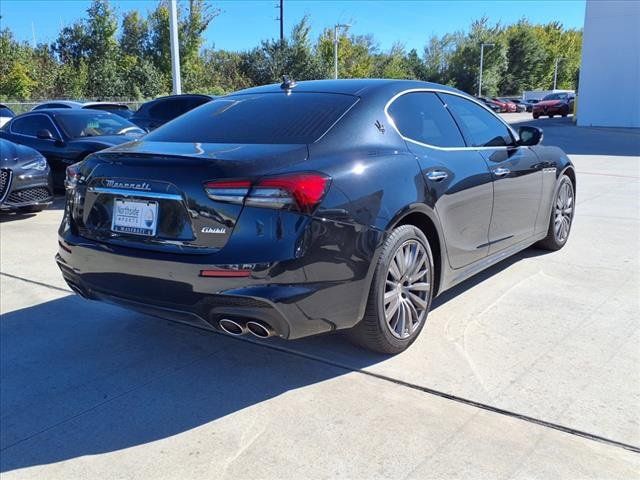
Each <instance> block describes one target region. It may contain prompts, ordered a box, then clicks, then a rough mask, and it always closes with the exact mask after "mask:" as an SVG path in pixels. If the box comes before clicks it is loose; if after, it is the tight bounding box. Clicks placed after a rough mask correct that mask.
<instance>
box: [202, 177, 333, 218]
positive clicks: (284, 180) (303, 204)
mask: <svg viewBox="0 0 640 480" xmlns="http://www.w3.org/2000/svg"><path fill="white" fill-rule="evenodd" d="M329 182H330V178H329V177H328V176H326V175H322V174H320V173H295V174H290V175H280V176H277V177H267V178H263V179H261V180H258V181H256V182H253V183H252V182H250V181H248V180H220V181H211V182H207V183H205V185H204V188H205V191H206V192H207V195H208V196H209V198H211V199H212V200H216V201H222V202H229V203H238V204H240V203H244V204H245V205H250V206H253V207H262V208H275V209H285V210H295V211H299V212H303V213H311V212H312V211H313V210H314V209H315V207H317V206H318V204H319V203H320V202H321V201H322V199H323V198H324V196H325V194H326V193H327V190H328V187H329Z"/></svg>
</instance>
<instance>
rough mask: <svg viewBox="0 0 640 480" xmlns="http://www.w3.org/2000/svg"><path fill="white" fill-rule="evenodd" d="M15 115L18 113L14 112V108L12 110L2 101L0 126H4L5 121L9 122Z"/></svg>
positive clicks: (0, 104)
mask: <svg viewBox="0 0 640 480" xmlns="http://www.w3.org/2000/svg"><path fill="white" fill-rule="evenodd" d="M15 116H16V114H15V113H13V110H11V109H10V108H9V107H7V106H6V105H3V104H2V103H0V128H2V127H3V126H4V124H5V123H7V122H8V121H9V120H11V119H12V118H13V117H15Z"/></svg>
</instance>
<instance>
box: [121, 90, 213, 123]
mask: <svg viewBox="0 0 640 480" xmlns="http://www.w3.org/2000/svg"><path fill="white" fill-rule="evenodd" d="M211 100H213V97H210V96H208V95H195V94H188V95H170V96H168V97H159V98H156V99H155V100H151V101H150V102H147V103H143V104H142V105H140V108H139V109H138V110H137V111H136V113H134V114H133V116H132V117H131V118H130V120H131V121H132V122H133V123H135V124H136V125H138V126H139V127H141V128H144V129H145V130H147V131H151V130H153V129H155V128H158V127H159V126H160V125H164V124H165V123H167V122H168V121H169V120H173V119H174V118H176V117H179V116H180V115H182V114H183V113H186V112H188V111H189V110H193V109H194V108H196V107H199V106H200V105H203V104H205V103H207V102H210V101H211Z"/></svg>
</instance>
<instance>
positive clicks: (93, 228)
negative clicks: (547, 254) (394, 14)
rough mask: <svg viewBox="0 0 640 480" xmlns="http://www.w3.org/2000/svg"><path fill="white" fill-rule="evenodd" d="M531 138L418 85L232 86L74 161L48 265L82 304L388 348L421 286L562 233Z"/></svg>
mask: <svg viewBox="0 0 640 480" xmlns="http://www.w3.org/2000/svg"><path fill="white" fill-rule="evenodd" d="M541 139H542V132H541V130H539V129H537V128H535V127H526V126H525V127H521V128H520V129H519V131H518V132H515V131H513V130H512V128H511V127H510V126H509V125H508V124H506V123H505V122H504V121H503V120H502V119H501V118H499V117H498V116H496V115H495V114H494V113H492V112H491V111H490V110H488V109H487V108H486V107H485V106H484V105H482V104H480V103H479V102H477V101H476V100H474V99H473V98H472V97H469V96H468V95H466V94H464V93H462V92H460V91H458V90H455V89H452V88H449V87H445V86H442V85H437V84H431V83H424V82H417V81H400V80H338V81H329V80H325V81H310V82H300V83H299V84H297V85H296V84H295V83H293V82H290V81H287V82H285V83H283V84H282V85H269V86H264V87H257V88H252V89H248V90H243V91H240V92H237V93H235V94H231V95H230V96H227V97H223V98H219V99H216V100H214V101H212V102H211V103H210V104H208V105H205V106H203V107H201V108H198V109H197V110H195V111H193V112H190V113H188V114H186V115H184V116H182V117H181V118H179V119H176V120H175V121H173V122H171V123H170V124H167V125H165V126H164V127H161V128H159V129H158V130H156V131H154V132H152V133H150V134H148V135H146V136H145V137H144V138H143V139H142V141H139V142H133V143H129V144H127V145H122V146H120V147H116V148H113V149H109V150H106V151H103V152H98V153H96V154H93V155H90V156H89V157H87V159H85V161H83V162H81V163H80V164H77V165H74V166H72V167H70V168H69V169H68V173H67V184H68V186H69V189H68V191H67V192H68V193H67V208H66V210H65V211H66V213H65V216H64V219H63V221H62V224H61V226H60V230H59V240H60V250H59V252H58V256H57V262H58V265H59V266H60V269H61V270H62V274H63V276H64V278H65V280H66V281H67V283H68V284H69V285H70V286H71V288H73V289H74V290H75V291H76V292H78V293H79V294H80V295H82V296H84V297H86V298H90V299H96V300H104V301H110V302H116V303H120V304H122V305H124V306H127V307H129V308H132V309H135V310H140V311H142V312H147V313H151V314H154V315H158V316H161V317H166V318H170V319H174V320H179V321H183V322H188V323H194V324H198V325H203V326H209V327H210V328H214V329H221V330H224V331H225V332H227V333H230V334H234V335H241V334H244V333H249V332H250V333H252V334H254V335H256V336H258V337H268V336H271V335H276V336H279V337H282V338H287V339H293V338H300V337H304V336H307V335H313V334H318V333H322V332H329V331H333V330H338V329H352V330H351V332H350V333H351V336H352V337H353V338H354V339H355V340H356V341H357V342H358V343H360V344H362V345H365V346H366V347H368V348H371V349H373V350H377V351H381V352H386V353H396V352H400V351H402V350H404V349H405V348H407V347H408V346H409V345H410V344H411V343H412V342H413V341H414V340H415V338H416V337H417V335H418V334H419V333H420V331H421V329H422V328H423V326H424V325H425V321H426V318H427V313H428V311H429V307H430V305H431V301H432V299H433V297H434V296H435V295H438V294H439V293H441V292H443V291H445V290H447V289H449V288H451V287H452V286H453V285H456V284H457V283H460V282H461V281H462V280H464V279H466V278H468V277H470V276H472V275H474V274H475V273H478V272H479V271H481V270H483V269H485V268H487V267H488V266H490V265H493V264H495V263H497V262H499V261H500V260H503V259H504V258H506V257H508V256H509V255H512V254H514V253H516V252H518V251H520V250H522V249H524V248H526V247H528V246H530V245H532V244H534V243H538V245H540V246H541V247H543V248H547V249H552V250H557V249H559V248H562V247H563V245H564V244H565V242H566V241H567V238H568V236H569V231H570V228H571V221H572V219H573V206H574V198H575V181H576V179H575V171H574V168H573V166H572V164H571V162H570V161H569V159H568V158H567V156H566V155H565V154H564V152H562V151H561V150H560V149H558V148H556V147H546V146H542V145H540V144H539V143H540V140H541Z"/></svg>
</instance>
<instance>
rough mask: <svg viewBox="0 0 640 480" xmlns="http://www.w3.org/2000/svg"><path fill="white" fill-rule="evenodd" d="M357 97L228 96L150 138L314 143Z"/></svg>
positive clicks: (324, 94) (153, 139)
mask: <svg viewBox="0 0 640 480" xmlns="http://www.w3.org/2000/svg"><path fill="white" fill-rule="evenodd" d="M356 100H357V98H356V97H353V96H351V95H339V94H328V93H302V92H301V93H295V92H294V93H292V94H291V95H287V94H285V93H284V92H283V93H263V94H255V95H237V96H235V97H224V98H220V99H217V100H214V101H212V102H209V103H207V104H206V105H204V106H202V107H201V108H198V109H197V110H193V111H192V112H189V113H187V114H185V115H184V116H182V117H180V118H178V119H176V120H175V121H173V122H171V123H170V124H167V125H165V126H163V127H161V128H159V129H158V130H156V131H154V132H153V133H151V134H149V135H147V136H146V137H145V138H146V139H147V140H151V141H158V142H203V143H270V144H283V143H313V142H314V141H316V140H317V139H318V138H320V137H321V136H322V135H323V134H324V133H325V132H326V131H327V130H328V129H329V128H330V127H331V126H332V125H333V124H334V123H335V122H336V121H337V120H338V119H339V118H340V117H341V116H342V115H343V114H344V113H345V112H346V111H347V109H348V108H349V107H351V106H352V105H353V104H354V103H355V102H356Z"/></svg>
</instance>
